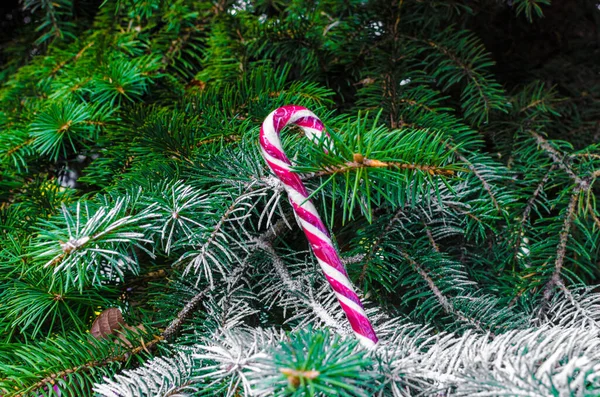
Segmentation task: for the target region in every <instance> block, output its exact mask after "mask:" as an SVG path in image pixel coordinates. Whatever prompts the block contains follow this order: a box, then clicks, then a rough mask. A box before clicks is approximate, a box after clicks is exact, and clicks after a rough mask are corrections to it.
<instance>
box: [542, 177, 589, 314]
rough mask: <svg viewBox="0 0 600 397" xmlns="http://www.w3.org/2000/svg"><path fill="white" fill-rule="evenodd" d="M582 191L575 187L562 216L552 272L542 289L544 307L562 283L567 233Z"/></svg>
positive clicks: (580, 187)
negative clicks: (556, 287) (555, 288)
mask: <svg viewBox="0 0 600 397" xmlns="http://www.w3.org/2000/svg"><path fill="white" fill-rule="evenodd" d="M581 189H582V186H581V185H577V186H575V187H574V188H573V192H572V193H571V198H570V199H569V205H568V206H567V210H566V213H565V216H564V221H563V227H562V229H561V231H560V240H559V243H558V247H557V249H556V259H555V260H554V271H553V272H552V276H551V277H550V280H549V281H548V282H547V283H546V287H545V288H544V295H543V297H544V301H543V302H544V305H547V303H548V301H549V300H550V298H551V297H552V294H553V293H554V287H555V286H557V285H559V284H560V283H562V280H561V272H562V268H563V264H564V261H565V256H566V254H567V242H568V241H569V232H570V230H571V226H572V225H573V222H574V221H575V210H576V209H577V203H578V199H579V193H580V191H581Z"/></svg>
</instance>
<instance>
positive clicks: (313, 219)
mask: <svg viewBox="0 0 600 397" xmlns="http://www.w3.org/2000/svg"><path fill="white" fill-rule="evenodd" d="M288 124H296V125H297V126H299V127H300V128H302V130H303V131H304V134H305V135H306V136H307V138H309V139H311V140H316V139H318V138H319V137H320V136H321V135H322V134H324V131H323V130H324V129H325V127H324V126H323V123H322V122H321V120H319V119H318V118H317V116H315V115H314V114H313V113H312V112H311V111H310V110H308V109H306V108H304V107H301V106H291V105H290V106H283V107H280V108H279V109H276V110H274V111H273V112H271V114H269V115H268V116H267V118H266V119H265V121H264V122H263V124H262V126H261V128H260V146H261V152H262V155H263V157H264V159H265V160H266V162H267V164H268V165H269V167H270V168H271V170H272V171H273V172H274V173H275V175H277V177H279V179H280V180H281V182H283V186H284V188H285V190H286V191H287V193H288V198H289V200H290V203H291V204H292V207H293V208H294V212H295V213H296V218H297V219H298V221H299V223H300V225H301V226H302V229H303V230H304V234H306V238H307V239H308V242H309V244H310V246H311V248H312V250H313V252H314V254H315V256H316V257H317V261H318V262H319V265H320V266H321V270H323V273H324V274H325V277H326V278H327V281H328V282H329V284H330V285H331V287H332V288H333V290H334V291H335V294H336V296H337V298H338V301H339V302H340V305H341V306H342V309H343V310H344V312H345V313H346V316H347V317H348V321H349V322H350V326H351V327H352V330H353V331H354V333H355V334H356V337H357V338H358V340H359V341H360V342H361V343H362V344H363V345H364V346H366V347H371V346H374V345H375V344H376V343H377V336H376V335H375V331H374V330H373V326H372V325H371V323H370V322H369V319H368V318H367V315H366V313H365V311H364V309H363V306H362V304H361V302H360V299H359V297H358V295H356V293H355V292H354V289H353V288H352V284H350V280H349V279H348V273H346V269H345V268H344V265H342V261H341V260H340V257H339V255H338V253H337V251H336V249H335V247H334V246H333V243H332V241H331V237H330V235H329V232H328V231H327V228H326V227H325V225H324V224H323V221H322V220H321V218H320V217H319V214H318V213H317V210H316V209H315V206H314V205H313V204H312V203H311V201H310V200H309V199H308V193H307V192H306V188H305V187H304V184H303V183H302V180H301V179H300V177H299V176H298V175H297V174H296V173H294V172H292V170H291V169H290V166H291V163H290V160H289V159H288V158H287V156H286V155H285V153H284V152H283V148H282V146H281V140H280V138H279V133H280V132H281V130H282V129H283V127H285V126H286V125H288Z"/></svg>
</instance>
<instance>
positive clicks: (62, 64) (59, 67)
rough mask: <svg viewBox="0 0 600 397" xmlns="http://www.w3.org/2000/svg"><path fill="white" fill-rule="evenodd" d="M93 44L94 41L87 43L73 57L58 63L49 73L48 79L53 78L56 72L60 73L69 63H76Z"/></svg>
mask: <svg viewBox="0 0 600 397" xmlns="http://www.w3.org/2000/svg"><path fill="white" fill-rule="evenodd" d="M94 44H95V42H94V41H90V42H89V43H87V44H86V45H85V46H83V48H81V50H79V51H78V52H77V53H76V54H75V55H73V56H72V57H71V58H69V59H67V60H64V61H62V62H60V63H58V64H57V65H56V66H55V67H54V68H53V69H52V70H51V71H50V77H53V76H55V75H56V74H57V73H58V72H60V71H61V70H62V69H63V68H64V67H65V66H66V65H68V64H69V63H74V62H77V60H78V59H79V58H81V57H82V56H83V53H84V52H86V51H87V50H88V49H89V48H91V47H92V46H93V45H94Z"/></svg>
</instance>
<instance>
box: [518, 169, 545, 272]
mask: <svg viewBox="0 0 600 397" xmlns="http://www.w3.org/2000/svg"><path fill="white" fill-rule="evenodd" d="M555 168H556V165H554V164H553V165H552V166H551V167H550V169H549V170H548V172H546V174H545V175H544V177H543V178H542V180H541V181H540V183H538V185H537V186H536V188H535V190H534V191H533V194H532V195H531V197H530V198H529V200H527V205H526V206H525V209H524V210H523V213H522V215H521V219H520V220H519V231H518V232H517V240H516V242H515V246H514V252H513V261H514V260H516V258H517V256H518V254H519V252H520V250H521V248H522V247H521V243H522V241H523V235H524V233H523V229H524V228H525V225H526V224H527V222H528V221H529V215H530V213H531V210H532V209H533V206H534V204H535V201H536V200H537V198H538V196H539V195H540V193H541V192H542V191H543V190H544V186H545V185H546V183H547V182H548V180H549V179H550V174H551V173H552V171H554V169H555Z"/></svg>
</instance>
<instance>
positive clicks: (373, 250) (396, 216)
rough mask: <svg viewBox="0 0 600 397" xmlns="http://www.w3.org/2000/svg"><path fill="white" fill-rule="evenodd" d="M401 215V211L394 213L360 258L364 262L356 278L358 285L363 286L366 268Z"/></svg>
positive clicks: (402, 212)
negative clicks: (367, 250)
mask: <svg viewBox="0 0 600 397" xmlns="http://www.w3.org/2000/svg"><path fill="white" fill-rule="evenodd" d="M403 214H404V211H403V209H398V210H397V211H396V213H395V214H394V215H393V216H392V218H390V220H389V222H388V224H387V226H386V227H384V228H383V230H382V233H381V234H379V235H378V236H377V238H376V239H375V242H374V243H373V244H372V245H371V247H370V248H369V252H368V253H367V254H366V255H365V256H364V257H363V258H361V261H362V262H364V264H363V266H362V270H361V272H360V275H359V276H358V285H363V283H364V280H365V277H366V275H367V270H368V267H369V266H370V265H371V262H372V259H373V256H374V255H377V251H378V250H379V247H380V245H381V243H382V242H383V240H384V239H385V238H386V237H387V236H388V234H389V232H390V231H391V230H392V228H393V227H394V223H396V222H397V221H398V220H399V219H400V216H402V215H403Z"/></svg>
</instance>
